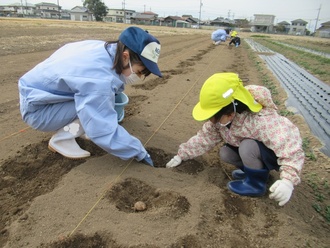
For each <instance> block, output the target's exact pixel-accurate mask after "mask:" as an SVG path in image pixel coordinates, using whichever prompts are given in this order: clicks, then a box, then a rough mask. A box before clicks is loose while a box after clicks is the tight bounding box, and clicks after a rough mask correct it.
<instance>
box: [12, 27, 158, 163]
mask: <svg viewBox="0 0 330 248" xmlns="http://www.w3.org/2000/svg"><path fill="white" fill-rule="evenodd" d="M159 55H160V43H159V41H158V40H157V39H156V38H155V37H153V36H152V35H151V34H149V33H148V32H147V31H145V30H142V29H141V28H138V27H128V28H127V29H125V30H124V31H123V32H122V33H121V34H120V36H119V39H118V40H117V41H111V42H105V41H100V40H85V41H79V42H73V43H69V44H67V45H65V46H63V47H61V48H60V49H58V50H57V51H56V52H55V53H53V54H52V55H51V56H50V57H49V58H47V59H46V60H45V61H43V62H41V63H40V64H38V65H37V66H35V67H34V68H33V69H32V70H30V71H29V72H27V73H26V74H25V75H23V76H22V77H21V78H20V79H19V82H18V88H19V96H20V111H21V115H22V118H23V120H24V121H25V122H26V123H27V124H28V125H30V126H31V127H32V128H34V129H36V130H40V131H43V132H49V131H56V133H55V134H54V135H53V136H52V138H51V139H50V141H49V143H48V147H49V149H50V150H51V151H53V152H58V153H59V154H61V155H63V156H65V157H68V158H71V159H80V158H85V157H89V156H90V152H88V151H86V150H83V149H81V148H80V146H79V145H78V144H77V142H76V140H75V138H77V137H80V136H83V135H85V134H86V135H87V137H88V138H89V139H90V140H91V141H92V142H94V143H95V144H96V145H98V146H99V147H100V148H102V149H104V150H105V151H107V152H108V153H110V154H112V155H114V156H117V157H119V158H121V159H124V160H127V159H130V158H135V159H136V160H137V161H142V162H145V163H147V164H149V165H153V161H152V159H151V158H150V156H149V154H148V152H147V151H146V149H145V148H144V146H143V145H142V143H141V142H140V140H138V139H137V138H135V137H134V136H132V135H130V134H129V133H128V132H127V131H126V130H125V129H124V127H122V126H121V125H119V124H118V120H119V119H118V113H117V112H116V109H115V98H116V95H117V94H120V93H122V92H123V91H124V89H125V86H126V84H130V83H135V82H139V81H141V80H143V79H144V78H145V77H147V76H148V75H150V74H151V73H153V74H155V75H157V76H159V77H161V76H162V75H161V73H160V70H159V68H158V65H157V61H158V57H159Z"/></svg>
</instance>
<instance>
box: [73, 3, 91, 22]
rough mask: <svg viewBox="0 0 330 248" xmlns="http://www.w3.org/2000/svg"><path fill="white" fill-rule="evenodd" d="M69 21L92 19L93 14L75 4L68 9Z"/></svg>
mask: <svg viewBox="0 0 330 248" xmlns="http://www.w3.org/2000/svg"><path fill="white" fill-rule="evenodd" d="M70 15H71V21H92V20H93V14H92V13H91V12H89V10H88V9H87V8H85V7H82V6H76V7H74V8H72V9H71V11H70Z"/></svg>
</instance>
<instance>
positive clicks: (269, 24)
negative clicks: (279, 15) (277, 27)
mask: <svg viewBox="0 0 330 248" xmlns="http://www.w3.org/2000/svg"><path fill="white" fill-rule="evenodd" d="M274 20H275V16H274V15H260V14H255V15H254V20H253V21H252V22H251V31H252V32H261V33H273V32H274Z"/></svg>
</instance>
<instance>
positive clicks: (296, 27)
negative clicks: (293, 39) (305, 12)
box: [289, 19, 308, 35]
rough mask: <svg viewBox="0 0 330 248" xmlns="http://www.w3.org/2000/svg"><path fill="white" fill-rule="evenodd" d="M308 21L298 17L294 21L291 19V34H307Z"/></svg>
mask: <svg viewBox="0 0 330 248" xmlns="http://www.w3.org/2000/svg"><path fill="white" fill-rule="evenodd" d="M307 23H308V22H306V21H304V20H302V19H297V20H294V21H291V27H290V30H289V34H291V35H306V25H307Z"/></svg>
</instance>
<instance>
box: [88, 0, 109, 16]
mask: <svg viewBox="0 0 330 248" xmlns="http://www.w3.org/2000/svg"><path fill="white" fill-rule="evenodd" d="M84 7H86V8H87V9H88V10H89V11H90V12H92V13H93V15H94V17H95V20H96V21H102V20H103V17H104V16H106V15H107V6H105V4H104V3H103V2H101V0H85V1H84Z"/></svg>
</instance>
